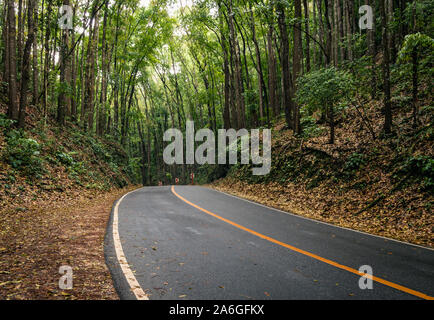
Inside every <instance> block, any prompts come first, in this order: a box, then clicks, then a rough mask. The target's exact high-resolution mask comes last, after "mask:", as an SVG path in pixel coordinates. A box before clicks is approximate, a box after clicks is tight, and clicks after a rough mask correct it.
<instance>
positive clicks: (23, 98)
mask: <svg viewBox="0 0 434 320" xmlns="http://www.w3.org/2000/svg"><path fill="white" fill-rule="evenodd" d="M35 4H36V0H28V5H27V9H28V14H27V26H28V30H29V31H28V38H27V41H26V45H25V48H24V53H23V67H22V70H21V90H20V91H21V95H20V110H19V120H18V127H19V128H24V126H25V121H26V107H27V90H28V87H29V80H30V53H31V51H32V45H33V42H34V37H35V24H34V20H33V18H34V11H35V10H34V9H35Z"/></svg>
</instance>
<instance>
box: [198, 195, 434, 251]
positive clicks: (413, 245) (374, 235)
mask: <svg viewBox="0 0 434 320" xmlns="http://www.w3.org/2000/svg"><path fill="white" fill-rule="evenodd" d="M206 189H209V190H213V191H216V192H219V193H221V194H224V195H226V196H229V197H232V198H235V199H238V200H243V201H246V202H250V203H252V204H256V205H258V206H261V207H264V208H267V209H271V210H274V211H277V212H280V213H284V214H287V215H290V216H293V217H296V218H300V219H304V220H309V221H312V222H316V223H321V224H325V225H327V226H330V227H335V228H338V229H344V230H348V231H353V232H356V233H361V234H364V235H367V236H371V237H375V238H380V239H384V240H388V241H392V242H398V243H401V244H405V245H408V246H412V247H416V248H420V249H426V250H429V251H434V249H432V248H429V247H424V246H420V245H417V244H413V243H409V242H404V241H400V240H396V239H392V238H387V237H383V236H379V235H376V234H371V233H367V232H364V231H359V230H355V229H350V228H346V227H341V226H338V225H335V224H331V223H328V222H324V221H320V220H315V219H312V218H308V217H303V216H300V215H297V214H294V213H291V212H287V211H283V210H280V209H276V208H273V207H269V206H266V205H264V204H262V203H259V202H255V201H252V200H249V199H244V198H241V197H238V196H236V195H233V194H230V193H226V192H224V191H220V190H217V189H214V188H211V187H206Z"/></svg>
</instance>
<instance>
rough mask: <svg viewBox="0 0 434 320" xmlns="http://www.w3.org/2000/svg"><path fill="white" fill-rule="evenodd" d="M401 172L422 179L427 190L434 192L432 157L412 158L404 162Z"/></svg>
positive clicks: (433, 163) (433, 160)
mask: <svg viewBox="0 0 434 320" xmlns="http://www.w3.org/2000/svg"><path fill="white" fill-rule="evenodd" d="M401 172H402V173H404V174H409V175H411V176H412V177H415V178H419V179H421V180H422V187H423V188H424V189H425V190H431V192H432V190H433V189H434V159H433V158H432V157H429V156H417V157H410V158H408V159H407V160H406V161H405V162H404V165H403V167H402V169H401Z"/></svg>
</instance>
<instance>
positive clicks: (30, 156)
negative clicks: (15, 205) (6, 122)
mask: <svg viewBox="0 0 434 320" xmlns="http://www.w3.org/2000/svg"><path fill="white" fill-rule="evenodd" d="M6 137H7V138H6V141H7V146H6V149H5V151H4V153H3V158H4V159H5V160H6V162H7V163H9V164H10V165H11V166H12V168H14V169H17V170H20V171H22V172H23V173H24V174H26V175H27V176H28V177H30V178H40V177H41V175H42V173H43V172H44V167H43V160H42V157H41V152H40V151H41V146H40V144H39V143H38V142H37V141H36V140H34V139H31V138H27V137H26V135H25V134H24V133H23V132H22V131H18V130H12V131H10V132H9V133H8V134H7V136H6Z"/></svg>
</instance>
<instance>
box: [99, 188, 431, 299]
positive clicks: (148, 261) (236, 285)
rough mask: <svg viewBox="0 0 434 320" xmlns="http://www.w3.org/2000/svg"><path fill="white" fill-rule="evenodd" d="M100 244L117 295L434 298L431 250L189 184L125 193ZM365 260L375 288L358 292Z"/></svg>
mask: <svg viewBox="0 0 434 320" xmlns="http://www.w3.org/2000/svg"><path fill="white" fill-rule="evenodd" d="M105 252H106V261H107V265H108V266H109V268H110V271H111V273H112V276H113V280H114V284H115V287H116V289H117V291H118V293H119V296H120V297H121V299H136V298H138V299H150V300H172V299H182V300H185V299H191V300H226V299H230V300H244V299H254V300H267V299H273V300H283V299H284V300H287V299H327V300H329V299H431V297H433V296H434V251H433V250H430V249H426V248H422V247H418V246H413V245H409V244H405V243H401V242H397V241H393V240H390V239H385V238H380V237H375V236H371V235H367V234H364V233H360V232H355V231H352V230H348V229H343V228H338V227H334V226H331V225H328V224H324V223H320V222H316V221H313V220H309V219H306V218H302V217H298V216H295V215H291V214H288V213H284V212H282V211H278V210H275V209H271V208H267V207H264V206H262V205H258V204H255V203H252V202H249V201H246V200H242V199H239V198H236V197H233V196H230V195H227V194H224V193H220V192H217V191H214V190H210V189H208V188H202V187H195V186H177V187H159V188H143V189H139V190H137V191H135V192H132V193H130V194H127V195H126V196H124V197H123V198H122V199H121V200H119V201H118V202H117V203H116V204H115V206H114V208H113V212H112V217H111V221H110V223H109V227H108V230H107V235H106V239H105ZM366 265H368V266H370V267H371V268H372V270H373V278H372V279H373V288H372V289H365V290H362V289H360V287H359V280H360V277H361V276H360V274H359V273H358V270H359V268H360V267H361V266H366ZM362 280H363V281H362V282H363V283H367V280H366V279H362ZM365 280H366V281H365Z"/></svg>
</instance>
